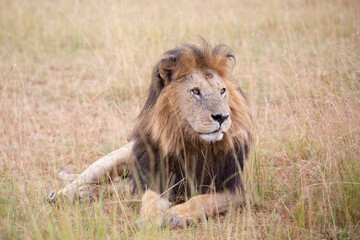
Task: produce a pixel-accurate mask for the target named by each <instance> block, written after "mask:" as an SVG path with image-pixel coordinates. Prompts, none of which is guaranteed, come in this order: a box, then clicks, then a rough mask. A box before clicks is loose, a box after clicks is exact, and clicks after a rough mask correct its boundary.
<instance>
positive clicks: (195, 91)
mask: <svg viewBox="0 0 360 240" xmlns="http://www.w3.org/2000/svg"><path fill="white" fill-rule="evenodd" d="M191 92H192V93H193V94H195V95H200V90H199V89H198V88H194V89H193V90H191Z"/></svg>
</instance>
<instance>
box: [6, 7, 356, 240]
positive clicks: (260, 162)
mask: <svg viewBox="0 0 360 240" xmlns="http://www.w3.org/2000/svg"><path fill="white" fill-rule="evenodd" d="M359 23H360V2H359V1H351V0H342V1H340V0H334V1H326V0H318V1H310V0H308V1H292V0H288V1H280V0H275V1H261V0H251V1H250V0H237V1H235V0H229V1H217V0H210V1H200V0H191V1H190V0H184V1H175V0H169V1H148V0H135V1H130V0H124V1H115V0H107V1H85V0H71V1H70V0H61V1H45V0H32V1H25V0H0V238H2V239H43V238H46V239H53V238H54V239H59V238H61V239H83V238H87V239H112V238H121V239H136V238H137V239H152V238H156V239H162V238H163V239H169V238H172V239H184V238H190V239H357V238H360V235H359V232H360V170H359V169H360V159H359V156H360V129H359V126H360V57H359V56H360V24H359ZM201 37H203V38H204V39H206V40H207V41H208V42H209V43H211V44H212V45H213V46H215V45H216V44H219V43H224V44H226V45H228V46H229V47H231V48H232V49H233V50H234V54H235V57H236V59H237V64H236V66H235V69H234V71H235V76H236V78H235V81H236V83H237V84H238V85H239V86H241V87H242V89H243V90H244V92H245V93H246V94H247V96H248V98H249V101H250V103H251V108H252V111H253V115H254V122H255V124H254V125H255V126H254V136H255V141H254V144H253V146H252V154H251V159H250V160H249V162H248V163H247V166H246V172H245V179H246V189H247V193H246V197H245V199H246V203H247V204H246V205H245V206H244V207H242V208H240V209H237V210H234V211H232V212H230V213H229V214H226V215H224V216H215V217H213V218H209V219H208V220H207V221H203V222H202V223H200V224H199V225H198V226H195V227H191V228H188V229H185V230H175V231H170V230H168V229H156V228H152V229H150V230H142V229H140V230H139V229H136V227H135V221H136V219H137V215H138V206H137V205H136V204H135V205H134V204H130V203H129V202H128V201H127V200H126V197H123V196H119V195H118V196H116V197H112V198H110V199H105V200H102V201H100V202H98V203H95V204H92V205H81V204H73V205H71V204H69V205H65V206H63V207H62V208H61V209H58V208H54V207H53V206H48V205H47V204H46V203H45V199H46V196H47V193H48V192H50V190H59V189H60V188H61V187H62V186H63V183H62V182H60V181H59V180H57V179H56V175H57V173H58V172H59V171H60V169H61V168H62V167H65V166H67V165H69V164H72V166H73V169H74V172H81V171H82V170H84V169H85V168H86V167H87V166H88V165H90V164H91V163H92V162H94V161H95V160H96V159H98V158H100V157H101V156H103V155H105V154H107V153H109V152H110V151H112V150H115V149H117V148H119V147H121V146H122V145H123V144H125V143H126V142H127V139H128V137H129V136H130V133H131V129H132V127H133V124H134V120H135V118H136V116H137V115H138V114H139V111H140V109H141V107H142V105H143V104H144V102H145V99H146V96H147V91H148V87H149V84H150V80H151V79H150V76H151V71H152V68H153V66H154V65H155V63H156V62H157V61H158V60H159V58H160V56H161V54H162V53H163V52H165V51H166V50H169V49H171V48H173V47H175V46H178V45H180V44H182V43H185V42H191V43H195V44H198V43H200V42H201V41H200V38H201Z"/></svg>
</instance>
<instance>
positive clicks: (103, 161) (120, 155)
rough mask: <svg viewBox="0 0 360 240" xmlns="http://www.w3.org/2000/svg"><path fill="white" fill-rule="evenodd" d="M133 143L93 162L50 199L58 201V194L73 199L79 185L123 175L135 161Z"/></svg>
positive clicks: (50, 200)
mask: <svg viewBox="0 0 360 240" xmlns="http://www.w3.org/2000/svg"><path fill="white" fill-rule="evenodd" d="M133 144H134V143H133V142H130V143H128V144H126V145H125V146H123V147H122V148H120V149H118V150H115V151H113V152H111V153H109V154H108V155H106V156H104V157H102V158H100V159H99V160H97V161H96V162H94V163H93V164H91V165H90V166H89V167H88V168H87V169H86V170H85V171H84V172H82V173H81V174H79V175H78V176H77V178H76V179H75V180H74V181H73V182H71V183H69V184H68V185H66V186H65V187H64V188H63V189H61V190H60V191H59V192H58V193H57V194H56V193H51V194H50V195H49V197H48V201H49V202H53V201H56V195H60V196H66V197H67V198H68V199H69V200H71V201H73V200H74V199H75V197H76V196H77V194H78V190H79V187H81V186H83V185H86V184H98V183H102V182H104V181H105V180H107V179H108V178H113V177H116V176H121V175H123V174H124V171H126V169H130V168H131V166H132V164H133V161H134V158H133V156H132V155H133V154H132V148H133Z"/></svg>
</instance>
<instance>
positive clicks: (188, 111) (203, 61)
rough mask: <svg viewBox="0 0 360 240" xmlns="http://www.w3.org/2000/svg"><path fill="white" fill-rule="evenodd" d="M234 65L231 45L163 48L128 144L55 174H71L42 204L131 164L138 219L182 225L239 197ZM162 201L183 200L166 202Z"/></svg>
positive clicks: (243, 148) (245, 123)
mask: <svg viewBox="0 0 360 240" xmlns="http://www.w3.org/2000/svg"><path fill="white" fill-rule="evenodd" d="M234 62H235V58H234V56H233V55H232V51H231V49H229V48H228V47H226V46H225V45H217V46H216V47H215V48H211V46H210V45H209V44H208V43H206V42H204V43H203V46H202V47H197V46H195V45H192V44H185V45H182V46H180V47H177V48H174V49H172V50H170V51H168V52H166V53H164V55H163V57H162V59H161V60H160V61H159V62H158V63H157V64H156V66H155V68H154V70H153V73H152V81H151V85H150V90H149V95H148V98H147V101H146V103H145V106H144V108H143V109H142V111H141V113H140V115H139V117H138V118H137V122H136V125H135V128H134V130H133V134H132V138H131V142H130V143H128V144H127V145H125V146H124V147H122V148H120V149H119V150H116V151H114V152H112V153H110V154H108V155H107V156H105V157H103V158H101V159H100V160H98V161H96V162H95V163H93V164H92V165H91V166H90V167H89V168H88V169H86V170H85V171H84V172H83V173H82V174H79V175H70V174H62V175H61V177H62V178H63V179H64V178H68V179H70V178H72V177H76V178H75V180H74V181H73V182H72V183H70V184H68V185H66V186H65V187H64V188H63V189H62V190H60V191H59V192H58V193H57V194H55V193H52V194H50V196H49V197H48V201H49V202H53V201H55V200H56V197H57V196H66V197H67V198H69V199H71V200H73V199H75V197H79V196H80V197H81V196H82V195H81V192H82V191H81V190H82V189H84V186H88V185H89V184H98V183H100V181H102V180H103V179H107V180H109V179H111V178H113V177H114V176H121V175H122V174H123V172H124V170H125V169H129V168H131V169H132V171H131V174H130V179H131V180H132V182H133V183H134V184H133V185H134V189H133V190H134V191H137V192H140V193H143V196H142V207H141V221H140V222H141V223H143V222H144V221H148V220H152V221H156V223H157V224H159V225H161V224H164V223H169V224H170V227H183V226H185V225H187V224H189V223H190V222H191V221H192V220H198V219H200V218H202V217H204V216H207V215H210V214H214V213H221V212H225V211H227V210H228V208H229V207H230V206H231V205H234V204H238V203H240V202H242V196H241V191H242V182H241V176H240V175H241V172H242V170H243V167H244V162H245V159H246V158H247V157H248V152H249V142H250V139H251V136H250V128H251V116H250V110H249V107H248V104H247V101H246V99H245V96H244V94H243V93H242V91H241V89H240V88H239V87H237V86H236V85H235V84H234V83H233V82H232V78H233V75H232V67H233V63H234ZM85 192H86V191H85ZM160 194H161V195H160ZM87 196H89V197H92V196H93V195H91V194H88V195H87ZM188 197H190V199H189V200H188V201H184V200H185V199H187V198H188ZM169 200H170V201H172V202H176V203H178V202H182V203H181V204H178V205H174V206H172V207H171V204H170V203H171V202H170V201H169ZM164 220H166V222H165V221H164Z"/></svg>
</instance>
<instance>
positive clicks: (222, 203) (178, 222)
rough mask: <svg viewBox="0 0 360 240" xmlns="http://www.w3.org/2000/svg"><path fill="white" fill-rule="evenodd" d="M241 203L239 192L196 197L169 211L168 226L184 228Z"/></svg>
mask: <svg viewBox="0 0 360 240" xmlns="http://www.w3.org/2000/svg"><path fill="white" fill-rule="evenodd" d="M241 202H242V196H241V194H240V191H238V192H235V193H213V194H202V195H198V196H195V197H192V198H191V199H190V200H189V201H187V202H185V203H182V204H179V205H176V206H174V207H172V208H170V209H169V212H168V213H169V214H168V217H169V226H170V227H184V226H186V225H189V224H191V222H192V221H197V220H199V219H201V218H205V217H206V216H209V215H212V214H216V213H223V212H227V211H228V210H229V208H230V206H232V205H238V204H240V203H241Z"/></svg>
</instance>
